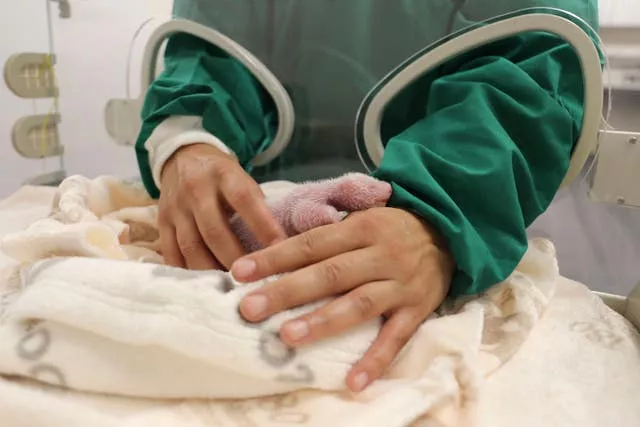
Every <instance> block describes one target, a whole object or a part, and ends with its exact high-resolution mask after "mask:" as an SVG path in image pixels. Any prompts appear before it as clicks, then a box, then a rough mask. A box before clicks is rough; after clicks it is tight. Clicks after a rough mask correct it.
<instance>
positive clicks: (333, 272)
mask: <svg viewBox="0 0 640 427" xmlns="http://www.w3.org/2000/svg"><path fill="white" fill-rule="evenodd" d="M342 270H343V269H342V267H341V266H340V265H339V264H337V263H335V262H328V263H326V264H325V265H324V266H323V268H322V280H323V281H324V282H325V283H326V286H327V287H328V288H330V289H331V290H338V289H339V288H340V280H341V278H342V277H343V274H342V273H343V272H342Z"/></svg>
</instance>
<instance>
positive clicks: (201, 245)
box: [158, 144, 286, 270]
mask: <svg viewBox="0 0 640 427" xmlns="http://www.w3.org/2000/svg"><path fill="white" fill-rule="evenodd" d="M161 184H162V192H161V194H160V201H159V207H158V226H159V230H160V245H161V252H162V255H163V256H164V259H165V263H167V264H169V265H172V266H175V267H183V268H185V267H186V268H189V269H193V270H210V269H222V268H225V269H229V268H230V267H231V265H232V264H233V262H234V261H235V260H237V259H238V258H240V257H241V256H243V255H244V254H245V253H244V250H243V248H242V246H241V244H240V242H239V241H238V239H237V237H236V236H235V235H234V233H233V232H232V230H231V229H230V227H229V217H231V215H232V214H233V213H234V212H235V213H237V214H238V215H239V216H240V217H241V218H242V219H243V221H244V222H245V223H246V224H247V226H248V228H249V229H250V230H251V232H252V233H253V235H254V236H255V237H256V239H257V240H258V241H259V242H260V243H261V244H262V245H263V246H269V245H270V244H271V243H273V242H274V241H277V240H279V239H283V238H285V237H286V236H285V234H284V232H283V231H282V229H281V228H280V226H279V225H278V222H277V221H276V220H275V218H274V217H273V215H272V214H271V211H270V210H269V208H268V207H267V204H266V202H265V200H264V195H263V194H262V191H261V190H260V187H259V186H258V184H257V183H256V182H255V181H254V180H253V179H252V178H251V177H250V176H249V175H248V174H247V173H246V172H245V171H244V170H243V169H242V167H241V166H240V164H239V163H238V162H237V160H236V159H235V158H233V157H232V156H229V155H227V154H226V153H223V152H222V151H220V150H219V149H217V148H215V147H212V146H210V145H206V144H194V145H189V146H186V147H183V148H181V149H180V150H178V151H177V152H176V153H175V154H174V155H173V156H172V157H171V158H170V159H169V160H168V161H167V163H166V164H165V166H164V168H163V170H162V177H161Z"/></svg>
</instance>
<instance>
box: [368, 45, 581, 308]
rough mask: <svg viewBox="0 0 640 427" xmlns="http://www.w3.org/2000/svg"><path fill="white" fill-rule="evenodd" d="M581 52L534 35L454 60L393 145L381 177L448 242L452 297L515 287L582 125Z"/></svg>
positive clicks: (397, 203)
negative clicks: (512, 280) (531, 232)
mask: <svg viewBox="0 0 640 427" xmlns="http://www.w3.org/2000/svg"><path fill="white" fill-rule="evenodd" d="M583 96H584V90H583V84H582V72H581V69H580V64H579V60H578V58H577V56H576V54H575V52H574V51H573V49H572V48H571V47H570V46H569V45H568V44H567V43H565V42H564V41H563V40H561V39H560V38H558V37H556V36H552V35H549V34H543V33H528V34H524V35H521V36H518V37H513V38H509V39H507V40H503V41H500V42H496V43H493V44H491V45H488V46H486V47H484V48H482V49H479V50H475V51H473V52H471V53H469V54H467V55H465V56H464V57H461V58H457V59H456V60H454V61H452V62H449V63H448V64H446V65H445V66H444V67H442V68H441V69H440V70H438V76H437V77H436V78H435V79H434V80H433V82H432V84H430V85H429V86H428V87H427V89H426V90H425V93H424V95H423V98H422V99H423V100H424V102H423V103H422V104H421V106H420V108H422V111H423V114H422V116H421V117H420V118H419V119H418V120H416V121H415V122H414V123H413V124H412V125H410V126H408V127H407V128H406V130H404V131H402V132H401V133H399V134H397V135H396V136H394V137H393V138H391V139H390V140H389V141H388V143H387V145H386V149H385V154H384V158H383V161H382V164H381V167H380V168H379V170H378V171H377V172H376V173H375V175H376V176H377V177H378V178H380V179H383V180H385V181H388V182H390V183H391V184H392V185H393V189H394V191H393V196H392V200H391V202H390V205H391V206H393V207H398V208H403V209H407V210H411V211H413V212H416V213H417V214H419V215H420V216H422V217H423V218H424V219H425V220H427V221H429V222H430V223H431V224H433V225H434V226H435V227H436V228H437V229H438V230H439V231H440V232H441V233H442V235H443V236H444V237H445V238H446V239H447V240H448V242H449V247H450V250H451V251H452V254H453V256H454V258H455V260H456V263H457V271H456V273H455V275H454V279H453V283H452V288H451V291H450V292H451V295H452V296H458V295H463V294H476V293H480V292H483V291H484V290H486V289H488V288H489V287H491V286H492V285H494V284H497V283H499V282H501V281H503V280H504V279H506V278H507V277H508V276H509V275H510V274H511V273H512V272H513V270H514V269H515V267H516V266H517V264H518V263H519V262H520V260H521V258H522V257H523V255H524V253H525V251H526V249H527V237H526V233H525V230H526V228H527V227H528V226H529V225H530V224H531V223H532V222H533V221H534V219H535V218H536V217H537V216H539V215H540V214H541V213H542V212H543V211H544V210H545V209H546V208H547V207H548V205H549V204H550V202H551V200H552V198H553V197H554V195H555V193H556V191H557V190H558V188H559V186H560V184H561V181H562V180H563V178H564V176H565V173H566V172H567V170H568V166H569V161H570V156H571V152H572V149H573V146H574V144H575V142H576V141H577V138H578V137H579V131H580V128H581V124H582V114H583Z"/></svg>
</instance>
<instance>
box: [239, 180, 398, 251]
mask: <svg viewBox="0 0 640 427" xmlns="http://www.w3.org/2000/svg"><path fill="white" fill-rule="evenodd" d="M390 196H391V185H389V184H388V183H386V182H384V181H379V180H377V179H375V178H372V177H370V176H368V175H365V174H361V173H348V174H345V175H343V176H341V177H339V178H333V179H326V180H322V181H315V182H309V183H304V184H298V185H296V186H295V187H294V188H293V189H292V190H290V191H289V193H288V194H287V195H286V196H284V197H280V198H278V199H276V200H273V201H271V202H268V205H269V208H270V209H271V212H272V213H273V216H274V217H275V218H276V221H278V223H279V224H280V226H281V227H282V229H283V230H284V232H285V234H286V235H287V237H292V236H297V235H298V234H301V233H304V232H306V231H309V230H312V229H314V228H317V227H322V226H324V225H329V224H335V223H337V222H340V221H342V220H343V219H344V218H345V216H346V215H347V214H349V213H352V212H357V211H362V210H366V209H371V208H375V207H383V206H385V205H386V204H387V202H388V201H389V197H390ZM230 225H231V229H232V231H233V232H234V233H235V235H236V236H237V237H238V239H239V240H240V243H241V244H242V246H243V247H244V249H245V250H246V251H247V252H248V253H251V252H255V251H257V250H259V249H262V245H260V242H259V241H258V240H257V239H256V238H255V237H254V236H253V234H252V233H251V230H249V227H248V226H247V224H246V223H245V222H244V221H243V220H242V218H241V217H240V216H239V215H234V216H233V217H232V218H231V220H230Z"/></svg>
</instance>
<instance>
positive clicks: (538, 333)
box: [0, 188, 640, 427]
mask: <svg viewBox="0 0 640 427" xmlns="http://www.w3.org/2000/svg"><path fill="white" fill-rule="evenodd" d="M54 194H55V190H54V189H52V188H23V189H22V190H20V192H19V193H17V194H16V195H14V196H12V197H10V198H8V199H6V200H5V201H3V202H1V203H0V237H1V236H4V235H5V234H7V233H10V232H15V231H18V230H21V229H24V228H26V227H27V226H28V225H30V224H31V223H33V222H34V221H35V220H37V219H40V218H43V217H44V216H46V215H47V214H48V213H49V211H50V207H51V203H52V200H53V197H54ZM11 262H12V261H11V260H9V259H8V258H6V257H4V256H3V255H2V254H1V253H0V268H1V267H2V266H3V265H7V264H8V263H11ZM0 280H2V278H0ZM504 332H505V333H506V334H507V335H508V332H509V331H508V330H507V331H504ZM503 338H504V337H496V339H503ZM480 390H481V391H480V393H479V394H478V395H477V396H475V399H477V400H478V405H477V413H476V414H475V416H474V417H473V421H472V423H471V424H465V425H473V426H481V427H484V426H486V427H494V426H498V427H499V426H505V427H506V426H509V427H510V426H516V425H517V426H536V427H538V426H540V425H557V426H563V427H565V426H566V427H600V426H606V425H615V426H616V427H637V426H638V425H640V404H639V402H640V401H639V398H638V396H640V335H639V334H638V333H637V332H636V331H633V330H632V329H631V327H630V325H629V323H628V322H626V321H625V320H624V319H622V318H621V317H620V316H619V315H617V314H616V313H614V312H613V311H611V310H610V309H608V308H607V307H606V306H605V305H604V304H603V303H602V302H601V301H600V299H599V298H597V297H596V296H594V295H593V294H592V293H591V292H590V291H589V290H588V289H587V288H586V287H585V286H583V285H581V284H579V283H576V282H572V281H569V280H566V279H562V278H561V279H560V280H559V282H558V284H557V288H556V292H555V296H554V297H553V298H552V299H551V302H550V304H549V306H548V307H547V309H546V311H545V313H544V316H543V318H542V319H541V320H540V321H539V322H538V323H537V324H536V326H535V327H534V328H533V331H532V332H531V334H530V335H529V337H528V339H527V341H526V342H525V343H524V344H523V345H522V347H521V348H520V350H519V351H518V352H517V353H516V355H515V356H514V357H513V358H511V359H510V360H509V361H508V362H507V363H506V364H505V365H504V366H502V367H501V368H500V369H498V370H497V371H495V372H494V373H493V374H492V375H490V376H489V377H488V378H487V379H486V381H485V382H484V384H483V385H482V387H481V389H480ZM282 403H283V402H278V400H277V399H275V400H274V401H273V402H272V403H271V404H270V405H267V406H268V408H267V412H268V411H272V412H273V413H276V412H278V411H282V408H283V406H282ZM243 412H246V407H244V406H243V405H242V404H239V403H237V402H235V403H234V402H228V403H223V404H221V403H219V402H218V403H216V404H215V405H214V404H213V403H211V402H207V401H199V402H193V401H191V402H186V401H162V400H146V399H130V398H127V399H124V398H118V397H107V396H104V395H98V394H85V393H76V392H73V391H67V390H61V389H56V388H53V387H50V386H46V385H43V384H40V383H35V382H30V381H27V380H18V379H16V378H2V377H0V420H2V421H1V422H0V424H1V425H2V426H3V427H5V426H6V427H14V426H15V427H17V426H21V427H22V426H34V427H36V426H37V427H48V426H52V427H53V426H60V427H74V426H82V427H85V426H91V427H93V426H96V427H101V426H105V427H107V426H108V427H114V426H136V427H137V426H140V427H142V426H145V427H146V426H154V427H155V426H163V425H167V426H176V427H183V426H184V427H187V426H189V427H190V426H233V427H235V426H238V427H252V426H254V425H263V424H256V423H255V421H252V420H251V418H250V417H246V416H242V413H243ZM284 413H285V415H286V407H285V408H284ZM234 414H235V415H234ZM245 415H246V414H245ZM276 415H277V414H276ZM442 419H445V420H446V419H447V417H446V416H445V417H442ZM279 420H280V421H279V422H278V423H271V424H269V425H274V426H275V425H282V426H285V425H295V424H299V425H300V424H301V423H299V422H296V419H295V416H293V415H292V417H290V418H287V417H286V416H283V417H281V418H280V419H279ZM465 421H468V420H465ZM461 422H462V421H461ZM305 425H306V424H305ZM342 425H345V426H347V425H348V424H342ZM423 425H425V426H436V425H437V426H440V424H435V423H430V422H429V421H428V420H425V422H424V424H423Z"/></svg>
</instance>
